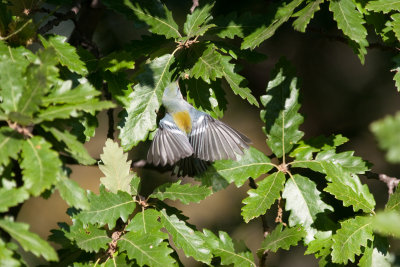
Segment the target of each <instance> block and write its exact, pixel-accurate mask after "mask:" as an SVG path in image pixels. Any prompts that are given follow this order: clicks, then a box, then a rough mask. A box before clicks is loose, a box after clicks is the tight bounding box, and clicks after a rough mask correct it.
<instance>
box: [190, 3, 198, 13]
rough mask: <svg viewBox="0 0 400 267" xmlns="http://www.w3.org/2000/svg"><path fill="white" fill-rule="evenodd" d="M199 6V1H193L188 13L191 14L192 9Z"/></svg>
mask: <svg viewBox="0 0 400 267" xmlns="http://www.w3.org/2000/svg"><path fill="white" fill-rule="evenodd" d="M198 6H199V0H193V5H192V7H191V8H190V12H191V13H193V11H194V9H195V8H196V7H198Z"/></svg>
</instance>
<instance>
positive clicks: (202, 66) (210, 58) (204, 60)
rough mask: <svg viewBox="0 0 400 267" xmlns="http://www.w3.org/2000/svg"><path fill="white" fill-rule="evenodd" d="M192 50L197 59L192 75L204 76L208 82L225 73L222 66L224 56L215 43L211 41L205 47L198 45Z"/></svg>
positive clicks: (196, 76) (191, 71)
mask: <svg viewBox="0 0 400 267" xmlns="http://www.w3.org/2000/svg"><path fill="white" fill-rule="evenodd" d="M192 51H193V53H194V54H195V55H196V58H197V61H196V63H195V64H194V65H193V67H192V69H191V70H190V77H194V78H196V79H198V78H202V79H203V80H204V81H205V82H207V83H210V82H211V81H215V79H216V78H221V77H222V75H223V74H224V72H223V70H222V68H221V59H222V56H221V54H220V53H219V52H218V51H217V48H216V46H215V45H214V44H212V43H211V44H208V45H207V46H205V47H203V46H201V47H199V46H196V47H195V48H194V49H192Z"/></svg>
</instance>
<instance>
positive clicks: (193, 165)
mask: <svg viewBox="0 0 400 267" xmlns="http://www.w3.org/2000/svg"><path fill="white" fill-rule="evenodd" d="M208 165H209V162H208V161H204V160H201V159H198V158H195V157H194V156H193V155H192V156H190V157H187V158H183V159H181V160H179V161H178V162H177V163H176V165H175V168H174V169H173V171H172V173H173V174H176V175H177V176H178V177H185V176H190V177H194V176H195V175H198V174H200V173H202V172H204V171H205V170H207V167H208Z"/></svg>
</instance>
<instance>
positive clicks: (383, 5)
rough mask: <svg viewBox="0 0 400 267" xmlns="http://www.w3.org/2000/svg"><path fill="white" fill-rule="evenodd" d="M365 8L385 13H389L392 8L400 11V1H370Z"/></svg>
mask: <svg viewBox="0 0 400 267" xmlns="http://www.w3.org/2000/svg"><path fill="white" fill-rule="evenodd" d="M365 9H367V10H370V11H375V12H383V13H389V12H390V11H392V10H396V11H400V2H399V1H398V0H377V1H370V2H368V3H367V5H366V6H365Z"/></svg>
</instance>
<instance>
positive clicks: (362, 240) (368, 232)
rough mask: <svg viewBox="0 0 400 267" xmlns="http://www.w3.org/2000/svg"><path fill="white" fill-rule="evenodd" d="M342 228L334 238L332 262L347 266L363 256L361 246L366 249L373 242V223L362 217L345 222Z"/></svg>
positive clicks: (342, 223) (341, 224)
mask: <svg viewBox="0 0 400 267" xmlns="http://www.w3.org/2000/svg"><path fill="white" fill-rule="evenodd" d="M340 226H341V228H340V229H339V230H337V231H336V234H334V235H333V236H332V239H333V245H332V261H333V262H335V263H344V264H347V262H348V260H350V261H351V262H354V256H355V255H360V254H361V246H363V247H366V246H367V242H368V240H371V241H372V240H373V235H372V226H371V221H370V220H369V219H368V218H366V217H362V216H356V217H355V218H351V219H348V220H346V221H343V222H341V223H340Z"/></svg>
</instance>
